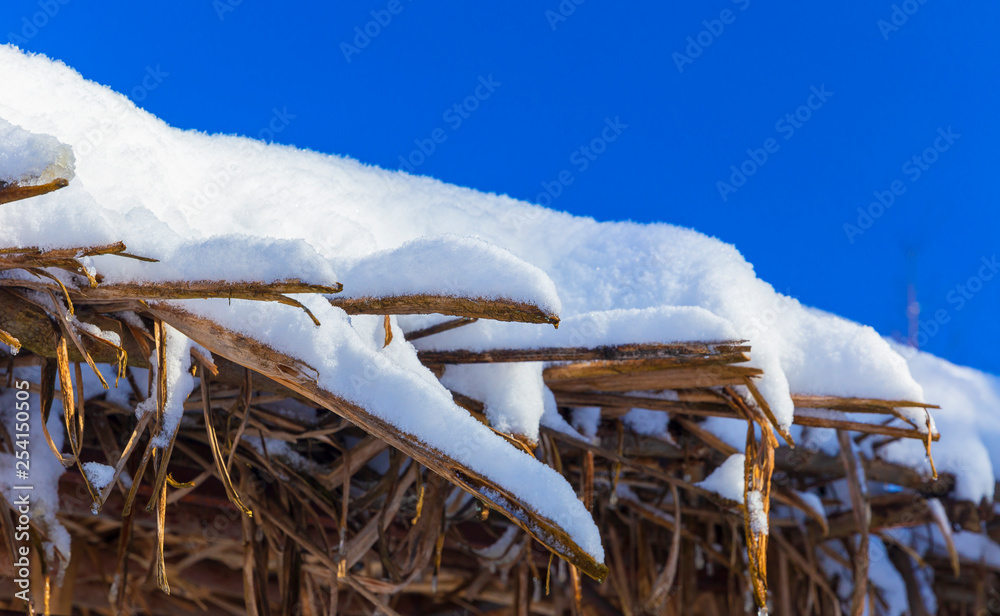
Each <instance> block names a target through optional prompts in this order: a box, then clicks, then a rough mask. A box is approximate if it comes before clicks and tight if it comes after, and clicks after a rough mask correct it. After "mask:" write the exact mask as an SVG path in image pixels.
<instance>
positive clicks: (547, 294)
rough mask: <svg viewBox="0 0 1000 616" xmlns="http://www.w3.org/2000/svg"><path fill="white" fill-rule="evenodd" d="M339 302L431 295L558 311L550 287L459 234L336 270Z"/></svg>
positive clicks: (539, 275)
mask: <svg viewBox="0 0 1000 616" xmlns="http://www.w3.org/2000/svg"><path fill="white" fill-rule="evenodd" d="M338 270H340V271H342V272H343V277H342V278H343V279H342V281H341V282H343V283H344V292H343V293H342V294H341V297H380V298H381V297H393V296H397V295H419V294H433V295H446V296H451V297H481V298H485V299H506V300H512V301H515V302H521V303H532V304H535V305H537V306H538V307H539V308H541V309H542V310H543V311H545V312H546V313H548V314H558V313H559V312H560V311H561V310H562V305H561V303H560V301H559V295H558V294H557V293H556V287H555V284H554V283H553V282H552V279H550V278H549V277H548V276H547V275H546V274H545V272H543V271H542V270H541V269H539V268H537V267H535V266H534V265H531V264H529V263H526V262H525V261H523V260H521V259H519V258H517V257H516V256H514V254H513V253H511V252H510V251H509V250H506V249H504V248H500V247H499V246H496V245H494V244H491V243H489V242H486V241H483V240H480V239H476V238H471V237H463V236H460V235H444V236H439V237H423V238H418V239H415V240H411V241H408V242H406V243H405V244H403V245H402V246H400V247H398V248H394V249H390V250H382V251H379V252H376V253H374V254H371V255H367V256H365V257H362V258H360V259H356V260H353V262H352V261H350V260H345V261H344V262H343V263H341V264H339V265H338Z"/></svg>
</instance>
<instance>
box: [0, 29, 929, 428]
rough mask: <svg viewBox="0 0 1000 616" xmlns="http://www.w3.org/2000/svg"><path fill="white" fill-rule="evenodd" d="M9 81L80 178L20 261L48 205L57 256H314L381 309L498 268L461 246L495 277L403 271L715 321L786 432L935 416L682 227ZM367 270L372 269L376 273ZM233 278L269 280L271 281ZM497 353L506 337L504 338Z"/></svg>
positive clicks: (48, 85) (25, 73)
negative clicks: (280, 243) (811, 410)
mask: <svg viewBox="0 0 1000 616" xmlns="http://www.w3.org/2000/svg"><path fill="white" fill-rule="evenodd" d="M0 79H4V82H5V83H18V84H19V87H17V88H5V89H4V91H3V92H2V93H0V117H3V118H6V119H7V120H9V121H10V122H12V123H14V124H17V125H19V126H22V127H24V128H25V129H27V130H30V131H33V132H36V133H42V134H51V135H54V136H55V137H56V138H57V139H59V140H60V141H61V142H63V143H65V144H67V145H70V146H72V147H73V150H74V152H75V154H76V158H77V161H76V170H77V174H78V176H79V181H74V182H73V183H71V184H70V187H68V188H66V189H63V190H61V191H57V192H55V193H52V194H50V195H46V196H44V197H41V198H40V200H35V202H34V203H33V204H32V213H31V214H30V216H29V215H26V214H25V213H24V212H23V211H19V209H18V208H16V207H15V208H13V209H10V208H5V209H4V210H3V211H2V212H0V229H2V231H0V242H2V243H4V244H10V243H21V242H13V241H12V239H11V238H13V239H14V240H17V239H18V238H19V237H27V236H29V235H31V234H30V233H28V232H27V230H25V228H26V227H30V226H31V225H32V224H38V223H39V220H38V218H39V214H38V212H37V210H38V207H39V206H41V205H44V210H45V211H46V213H47V214H46V215H47V216H51V217H52V219H59V220H60V221H61V222H62V223H63V225H62V226H63V227H64V229H63V230H62V231H59V230H52V231H46V232H44V233H41V232H39V233H36V234H35V236H36V237H37V238H39V239H43V240H46V241H48V242H51V243H64V244H65V243H69V242H72V243H73V244H74V245H77V244H82V243H85V242H83V241H81V240H82V239H83V238H85V237H89V238H93V239H98V238H103V239H104V240H106V241H117V240H123V241H125V242H126V244H128V245H129V248H130V250H131V251H132V252H135V253H138V254H146V253H149V254H151V255H152V256H154V257H155V256H156V255H169V254H175V251H176V250H177V249H178V248H177V247H179V246H180V245H181V244H182V243H183V242H186V241H196V240H200V239H206V238H210V237H215V236H217V235H219V234H220V233H226V234H243V235H245V236H256V237H260V238H275V239H284V240H290V241H300V242H304V243H306V244H308V245H309V246H311V247H312V248H313V249H314V250H315V251H316V252H317V253H318V254H319V255H321V256H322V257H323V258H324V259H325V260H327V261H328V262H332V263H333V264H334V265H335V266H336V267H343V268H344V275H345V280H348V279H351V272H352V271H353V272H354V277H353V280H352V284H353V286H354V287H356V288H355V289H353V290H352V289H350V288H346V289H345V293H352V294H353V293H365V292H378V290H379V285H380V284H381V283H380V282H379V280H378V277H379V275H384V274H386V273H387V272H388V273H389V274H392V271H391V268H388V269H387V267H386V266H385V265H380V264H378V263H377V261H378V260H379V258H380V257H375V256H374V255H377V254H384V253H380V251H386V250H403V251H404V253H405V252H406V251H413V254H418V253H420V252H421V251H422V250H423V248H421V247H422V246H424V247H426V246H427V245H428V244H420V243H419V242H430V241H444V240H425V239H421V238H428V237H438V238H440V237H441V236H445V237H451V236H449V235H448V234H452V235H457V236H462V237H475V238H478V239H479V240H481V241H482V242H483V243H484V244H486V245H490V246H492V247H496V250H493V249H492V248H490V249H485V248H483V247H482V246H480V247H479V248H472V247H471V246H472V244H470V243H465V244H463V243H461V242H460V241H455V242H454V243H453V244H454V245H453V249H454V251H453V252H452V253H450V254H452V255H468V254H472V253H474V252H475V251H479V252H478V253H477V254H480V255H481V256H480V257H477V258H476V261H475V262H474V263H475V266H477V267H472V266H469V265H468V264H460V263H454V262H451V263H448V267H449V271H454V272H456V274H461V276H462V277H461V279H460V284H459V286H457V287H456V286H452V284H451V282H449V281H448V280H447V278H445V279H441V278H436V279H435V278H434V277H433V276H418V275H417V274H416V273H414V272H413V271H412V270H413V268H412V267H410V266H397V267H399V268H401V269H400V270H399V271H400V273H401V274H410V275H404V276H401V277H402V278H406V279H408V280H410V283H409V284H411V285H412V286H411V287H410V288H411V289H412V290H421V291H426V290H430V289H433V290H436V291H445V292H447V290H448V289H449V288H452V289H460V290H461V292H462V293H468V294H475V295H480V296H483V297H490V296H496V295H497V294H498V293H503V294H505V295H504V296H505V297H511V298H517V299H520V300H529V299H530V300H531V301H532V302H533V303H536V304H537V305H539V306H543V307H546V308H552V307H555V306H556V305H557V304H555V303H553V296H552V288H553V287H552V286H550V285H549V284H548V283H547V282H546V281H545V280H544V278H543V277H542V276H541V275H540V274H538V273H537V272H536V275H533V276H513V277H511V278H505V279H504V280H510V282H511V283H513V284H512V286H505V287H504V288H503V289H502V290H499V285H497V284H494V283H495V282H496V280H495V275H496V274H497V272H500V271H503V270H504V269H506V268H508V266H511V264H512V263H515V262H517V259H520V260H523V261H524V262H526V264H531V266H534V267H535V268H537V269H538V270H540V272H544V274H545V275H547V276H548V278H549V279H551V281H552V282H553V283H554V288H555V289H557V290H558V296H559V299H561V305H562V311H561V316H563V317H564V318H565V319H567V320H568V319H569V318H572V317H574V316H576V315H583V314H587V313H600V312H605V311H615V310H622V309H662V308H664V307H686V308H698V309H700V310H702V311H705V312H708V313H711V314H712V315H714V316H715V317H717V319H716V325H717V326H718V327H719V328H724V329H726V330H727V332H726V333H728V334H731V336H726V337H738V338H741V339H746V340H749V341H750V344H751V345H752V347H753V352H752V359H751V362H750V365H752V366H756V367H758V368H762V369H763V370H764V371H765V373H764V376H763V377H762V378H761V379H760V381H759V388H760V390H761V392H762V393H763V395H764V396H765V397H766V398H767V400H768V401H769V403H770V405H771V407H772V410H773V411H774V413H775V415H776V417H777V419H778V421H779V423H780V424H781V425H782V426H785V427H787V426H788V425H789V424H790V423H791V418H792V413H793V406H792V402H791V398H790V395H789V393H790V391H796V392H802V393H814V394H830V395H845V396H863V397H881V398H892V399H898V398H909V399H915V400H918V401H919V400H922V399H923V394H922V391H921V389H920V386H919V385H917V383H916V382H915V381H914V380H913V379H912V378H911V377H910V375H909V373H908V371H907V370H906V365H905V362H904V361H903V360H902V359H901V358H900V357H899V356H898V355H897V354H896V353H895V352H894V351H893V350H892V349H891V348H890V347H889V345H888V344H887V343H886V342H885V341H884V340H882V339H881V338H880V337H879V336H878V335H877V334H876V333H875V332H874V330H872V329H871V328H866V327H861V326H859V325H857V324H854V323H851V322H849V321H846V320H844V319H840V318H838V317H834V316H832V315H828V314H825V313H822V312H820V311H816V310H811V309H808V308H806V307H803V306H802V305H801V304H799V302H797V301H796V300H794V299H791V298H788V297H786V296H784V295H782V294H780V293H777V292H776V291H775V290H774V288H773V287H772V286H771V285H769V284H767V283H766V282H764V281H762V280H760V279H758V278H757V277H756V275H755V273H754V271H753V268H752V266H751V265H750V264H749V263H747V262H746V260H745V259H744V258H743V257H742V256H741V255H740V254H739V252H737V250H736V249H735V248H733V247H732V246H729V245H727V244H724V243H722V242H720V241H718V240H716V239H713V238H709V237H706V236H704V235H701V234H699V233H697V232H694V231H691V230H687V229H682V228H678V227H674V226H671V225H666V224H651V225H640V224H635V223H598V222H596V221H594V220H592V219H589V218H581V217H574V216H570V215H568V214H564V213H561V212H556V211H552V210H547V209H544V208H540V207H538V206H534V205H530V204H527V203H523V202H519V201H516V200H514V199H511V198H509V197H506V196H501V195H492V194H483V193H479V192H475V191H473V190H469V189H465V188H460V187H456V186H451V185H447V184H444V183H442V182H438V181H436V180H433V179H430V178H424V177H414V176H410V175H407V174H405V173H402V172H394V171H385V170H381V169H377V168H374V167H369V166H365V165H362V164H360V163H358V162H356V161H353V160H350V159H347V158H342V157H335V156H326V155H321V154H317V153H313V152H306V151H301V150H297V149H295V148H292V147H287V146H280V145H262V144H260V143H259V142H255V141H252V140H250V139H245V138H241V137H234V136H209V135H205V134H202V133H198V132H194V131H180V130H176V129H173V128H170V127H169V126H167V125H166V124H164V123H163V122H162V121H160V120H158V119H156V118H154V117H153V116H151V115H150V114H148V113H146V112H144V111H142V110H139V109H136V108H135V107H134V106H133V104H132V103H131V102H129V101H128V100H127V99H126V98H125V97H123V96H122V95H120V94H116V93H114V92H112V91H110V90H109V89H107V88H104V87H101V86H98V85H96V84H93V83H90V82H86V81H85V80H83V79H82V78H81V77H80V75H79V74H77V73H76V72H74V71H72V70H70V69H69V68H67V67H66V66H64V65H62V64H60V63H55V62H52V61H50V60H48V59H47V58H45V57H43V56H37V55H36V56H30V55H27V54H24V53H22V52H21V51H19V50H17V49H16V48H12V47H3V48H0ZM11 205H12V206H17V204H16V203H15V204H11ZM67 216H68V218H66V217H67ZM70 229H71V231H70ZM554 238H557V241H554ZM418 240H419V242H418V243H417V244H410V245H408V244H407V243H408V242H415V241H418ZM233 241H234V242H235V240H233ZM448 241H452V240H448ZM95 243H96V242H95ZM404 246H406V248H404ZM480 248H482V250H480ZM500 249H503V251H501V250H500ZM366 257H370V258H371V259H372V261H369V265H365V262H364V259H365V258H366ZM515 257H516V259H515ZM347 258H350V259H356V260H357V261H355V262H353V263H350V262H348V261H346V260H345V259H347ZM112 261H115V262H116V263H117V262H118V261H124V260H122V259H115V258H113V257H101V258H100V261H99V260H98V259H95V263H96V264H97V266H98V268H99V269H103V268H108V270H109V272H111V273H115V272H116V271H117V270H116V268H125V269H128V270H129V271H130V272H137V271H141V268H139V269H136V268H135V266H134V265H135V264H129V265H130V267H126V266H125V265H117V264H116V265H109V263H111V262H112ZM234 261H235V260H234ZM260 262H261V261H260V260H258V261H257V264H258V265H259V263H260ZM394 262H395V260H394ZM386 263H388V261H387V262H386ZM526 264H518V266H517V268H519V269H518V270H517V271H525V272H526V271H534V270H531V269H530V267H529V266H528V265H526ZM196 265H200V266H201V267H198V268H196V267H195V266H194V265H192V266H191V268H192V270H191V272H189V271H187V270H185V271H184V272H182V273H183V274H184V275H185V276H187V277H189V278H192V279H194V278H196V277H194V276H192V273H198V272H202V273H210V272H211V271H212V270H211V268H210V267H209V263H208V262H199V263H198V264H196ZM280 265H281V267H279V265H277V264H276V265H274V269H276V270H279V271H269V272H268V274H267V276H268V278H274V279H277V278H283V277H292V276H293V275H294V274H295V273H296V272H297V271H314V270H315V268H318V267H319V265H317V262H316V261H315V259H312V258H306V257H304V256H303V255H301V254H298V253H297V254H296V258H294V259H289V260H286V261H283V262H281V264H280ZM352 266H353V268H352ZM232 267H233V269H236V270H237V272H236V273H241V274H242V275H243V277H244V278H245V279H254V278H253V277H254V274H255V270H254V267H253V266H241V265H238V264H233V266H232ZM354 268H356V269H354ZM150 271H152V270H150ZM510 271H515V269H513V268H512V267H511V269H510ZM230 272H231V270H230ZM424 273H426V272H424ZM124 275H125V274H122V276H124ZM139 275H143V274H139ZM150 275H151V274H150ZM227 275H232V273H230V274H227ZM373 277H374V278H373ZM435 285H437V286H435ZM441 285H443V286H441ZM385 288H387V287H382V289H383V291H384V289H385ZM648 323H649V325H648V327H649V328H650V329H652V330H654V331H651V332H649V334H648V335H647V336H646V337H647V338H648V339H661V340H662V339H664V338H676V337H677V336H678V335H680V336H683V335H684V334H685V333H687V334H688V335H690V336H691V337H692V338H693V337H702V336H705V335H707V332H705V331H695V330H691V331H689V332H684V331H679V332H676V333H675V332H670V331H668V330H669V329H670V327H669V325H666V326H665V329H664V330H659V329H658V328H659V325H658V324H657V321H656V319H650V320H649V321H648ZM721 323H725V324H726V326H725V327H723V326H722V325H721ZM470 327H475V326H470ZM491 327H492V326H491ZM460 329H466V328H460ZM503 329H510V331H511V332H516V331H517V330H518V329H522V328H519V327H518V326H516V325H507V326H500V330H503ZM712 329H713V331H718V328H715V327H713V328H712ZM472 331H476V330H475V329H474V330H472ZM455 332H456V335H459V334H458V332H459V330H455ZM461 335H462V336H472V334H471V333H469V332H463V333H462V334H461ZM511 335H512V336H514V337H518V336H522V335H523V334H519V333H512V334H511ZM685 337H686V336H685ZM712 337H717V336H712ZM567 339H568V338H567ZM632 342H634V340H632ZM497 343H501V341H500V335H499V334H497V335H496V336H493V344H497Z"/></svg>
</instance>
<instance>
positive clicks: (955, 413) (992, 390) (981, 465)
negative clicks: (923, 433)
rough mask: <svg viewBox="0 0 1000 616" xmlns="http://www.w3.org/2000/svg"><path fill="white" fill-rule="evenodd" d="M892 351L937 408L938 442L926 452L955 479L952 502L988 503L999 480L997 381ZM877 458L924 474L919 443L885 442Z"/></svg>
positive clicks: (904, 350)
mask: <svg viewBox="0 0 1000 616" xmlns="http://www.w3.org/2000/svg"><path fill="white" fill-rule="evenodd" d="M896 348H897V349H898V351H899V352H900V353H903V354H905V355H906V356H907V361H908V364H909V368H910V371H911V373H912V374H913V375H914V376H915V377H916V378H917V380H918V381H919V382H920V384H921V385H923V387H924V390H925V391H926V392H927V396H928V398H929V399H930V400H931V401H933V402H934V403H935V404H939V405H941V411H939V412H937V413H935V423H936V427H937V430H938V431H939V432H940V433H941V440H940V441H938V442H936V443H934V444H933V449H932V452H933V454H934V464H935V466H937V469H938V472H941V473H952V474H954V475H955V478H956V480H957V481H956V485H955V495H956V496H957V497H958V498H962V499H966V500H970V501H973V502H976V503H978V502H979V501H980V500H982V499H984V498H985V499H990V500H992V498H993V491H994V486H995V483H996V481H997V480H998V479H1000V477H998V475H997V472H998V471H1000V378H997V377H995V376H993V375H990V374H985V373H983V372H980V371H978V370H974V369H972V368H966V367H964V366H956V365H955V364H952V363H950V362H948V361H946V360H943V359H940V358H938V357H935V356H933V355H930V354H928V353H923V352H920V351H916V350H914V349H910V348H906V347H902V346H898V347H896ZM904 441H905V442H904ZM879 455H880V457H882V458H884V459H886V460H888V461H890V462H896V463H898V464H904V465H907V466H912V467H915V468H917V469H920V470H922V471H924V472H925V473H927V474H928V475H929V474H930V463H929V462H928V461H927V454H926V452H925V450H924V445H923V443H920V442H918V441H914V440H913V439H901V440H899V441H896V442H893V443H890V444H889V445H887V446H885V447H883V448H882V450H881V451H880V452H879Z"/></svg>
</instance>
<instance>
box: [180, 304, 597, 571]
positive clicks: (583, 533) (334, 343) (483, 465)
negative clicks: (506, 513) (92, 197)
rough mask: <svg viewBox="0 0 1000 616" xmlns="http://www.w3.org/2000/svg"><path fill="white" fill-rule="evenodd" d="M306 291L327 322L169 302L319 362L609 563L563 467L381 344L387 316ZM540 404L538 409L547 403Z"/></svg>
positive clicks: (345, 385) (353, 391) (411, 355)
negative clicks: (499, 429)
mask: <svg viewBox="0 0 1000 616" xmlns="http://www.w3.org/2000/svg"><path fill="white" fill-rule="evenodd" d="M300 299H301V301H302V303H303V304H304V305H305V306H306V307H307V308H309V310H311V311H312V312H313V314H315V315H316V317H317V318H318V319H319V320H320V321H321V322H322V324H323V325H322V326H321V327H316V326H315V325H314V324H313V322H312V321H311V320H310V319H309V317H308V316H306V315H305V314H304V313H303V312H302V311H301V310H299V309H297V308H294V307H291V306H285V305H282V304H277V303H261V302H251V301H244V300H232V301H227V300H187V301H181V302H172V303H174V304H175V305H178V306H181V307H183V308H184V309H185V310H188V311H190V312H192V313H194V314H197V315H200V316H203V317H207V318H210V319H212V320H214V321H215V322H217V323H219V324H221V325H223V326H224V327H227V328H229V329H232V330H234V331H237V332H241V333H244V334H246V335H247V336H249V337H251V338H254V339H256V340H259V341H261V342H263V343H265V344H267V345H269V346H271V347H272V348H274V349H275V350H277V351H280V352H283V353H288V354H290V355H293V356H295V357H297V358H299V359H301V360H302V361H303V362H305V363H306V364H307V365H308V366H310V367H311V368H312V369H314V370H315V371H316V376H317V380H318V383H319V384H320V386H322V387H323V388H324V389H326V390H328V391H332V392H337V393H338V394H339V395H341V396H343V397H344V398H345V399H347V400H348V401H350V402H353V403H355V404H357V405H359V406H361V407H363V408H365V409H366V410H368V411H369V412H370V413H372V414H373V415H375V416H376V417H378V418H380V419H382V420H384V421H386V422H388V423H389V424H391V425H393V426H395V427H396V428H397V429H399V430H400V431H402V432H404V433H406V434H410V435H413V436H414V437H416V438H417V439H419V440H420V441H422V442H423V443H424V444H425V445H427V446H428V447H431V448H433V449H436V450H438V451H441V452H444V453H446V454H447V455H449V456H451V457H453V458H454V459H456V460H458V461H459V462H461V463H462V464H464V465H465V466H468V467H469V468H471V469H472V470H474V471H476V472H478V473H480V474H481V475H483V476H484V477H486V478H487V479H490V480H492V481H494V482H495V483H496V484H497V485H499V486H500V487H502V488H504V489H506V490H508V491H510V492H511V493H513V494H516V495H517V496H518V497H519V498H520V499H521V500H522V501H523V502H524V503H525V504H527V505H528V506H530V507H531V508H533V509H534V510H535V511H537V512H538V513H540V514H541V515H543V516H545V517H547V518H549V519H551V520H553V521H555V522H556V523H557V524H559V525H560V526H561V527H562V528H564V529H565V530H566V531H567V532H568V533H569V535H570V536H571V537H572V538H573V539H574V540H575V541H576V542H577V544H578V545H579V546H580V547H581V548H582V549H583V550H584V551H586V552H587V553H588V554H590V555H591V556H593V557H594V558H595V559H596V560H597V561H598V562H603V560H604V549H603V547H602V545H601V539H600V534H599V532H598V530H597V526H596V525H595V524H594V521H593V519H592V518H591V516H590V513H589V512H588V511H587V510H586V509H585V508H584V506H583V503H581V502H580V501H579V500H578V499H577V497H576V493H575V492H574V491H573V488H572V487H571V486H570V485H569V484H568V483H567V482H566V480H565V479H564V478H563V477H562V475H560V474H559V473H557V472H556V471H554V470H553V469H551V468H549V467H547V466H545V465H542V464H540V463H539V462H538V461H537V460H535V459H534V458H532V457H531V456H529V455H528V454H527V453H524V452H523V451H520V450H517V449H515V448H513V447H511V446H510V445H509V444H508V443H507V442H506V441H504V440H503V439H502V438H500V437H499V436H497V435H496V434H494V433H493V432H492V431H490V429H489V428H488V427H486V426H484V425H483V424H481V423H479V422H478V421H476V419H474V418H473V417H472V416H471V415H470V414H469V413H468V412H467V411H466V410H465V409H462V408H460V407H458V406H456V405H455V404H454V402H453V401H452V396H451V393H450V392H449V391H448V390H447V389H445V387H444V386H443V385H442V384H441V383H440V382H438V380H437V379H436V378H435V377H434V375H433V373H431V372H430V370H428V369H427V368H426V367H424V366H423V364H421V363H420V361H419V360H418V359H417V354H416V350H415V349H414V348H413V346H412V345H411V344H409V343H407V342H406V341H405V340H403V339H402V338H401V337H394V338H393V340H392V342H391V343H390V344H389V345H388V346H384V340H385V338H384V334H383V331H382V327H383V325H382V321H383V320H382V318H381V317H378V316H352V317H349V316H347V315H346V314H345V313H344V312H343V311H341V310H339V309H337V308H334V307H333V306H331V305H330V303H329V302H328V301H326V299H325V298H323V297H322V296H318V295H306V296H301V298H300ZM249 316H252V317H253V318H248V317H249ZM538 378H539V379H540V378H541V374H540V373H539V374H538ZM538 410H539V414H540V413H541V412H542V411H543V409H542V408H540V409H538ZM536 430H537V427H536ZM487 496H489V497H491V498H492V497H494V496H495V497H496V498H501V497H500V496H499V495H487Z"/></svg>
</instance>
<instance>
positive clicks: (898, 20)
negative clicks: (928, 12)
mask: <svg viewBox="0 0 1000 616" xmlns="http://www.w3.org/2000/svg"><path fill="white" fill-rule="evenodd" d="M924 4H927V0H903V2H900V3H899V4H893V5H892V12H891V13H890V14H889V19H888V21H887V20H885V19H880V20H878V21H877V22H875V25H876V26H878V31H879V32H880V33H881V34H882V40H884V41H888V40H889V33H891V32H899V29H900V28H902V27H903V26H904V25H906V23H907V22H908V21H910V17H912V16H913V15H914V14H916V12H917V11H919V10H920V7H921V6H923V5H924Z"/></svg>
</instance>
